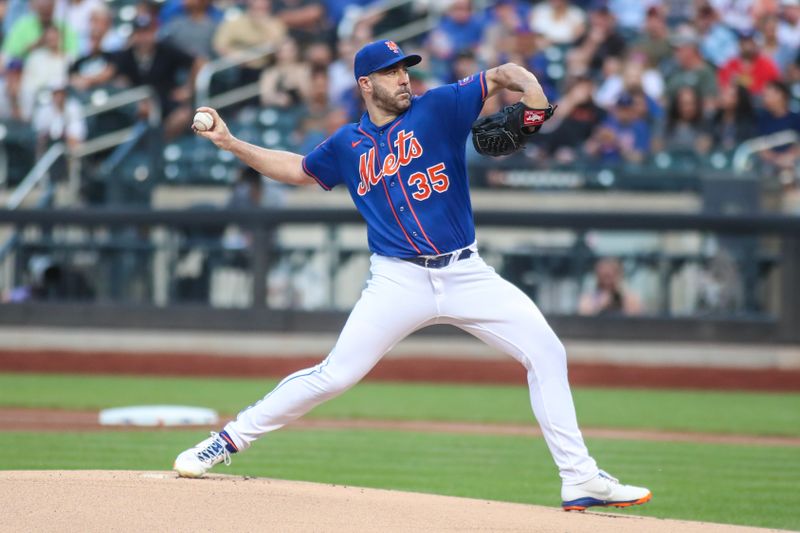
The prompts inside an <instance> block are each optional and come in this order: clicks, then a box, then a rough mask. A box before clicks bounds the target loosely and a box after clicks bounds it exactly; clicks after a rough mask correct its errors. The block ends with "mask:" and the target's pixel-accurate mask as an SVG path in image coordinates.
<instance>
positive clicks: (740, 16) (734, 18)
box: [708, 0, 764, 32]
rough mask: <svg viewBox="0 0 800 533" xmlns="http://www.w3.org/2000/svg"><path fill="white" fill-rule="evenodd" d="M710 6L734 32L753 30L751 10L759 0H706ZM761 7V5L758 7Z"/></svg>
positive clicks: (754, 8)
mask: <svg viewBox="0 0 800 533" xmlns="http://www.w3.org/2000/svg"><path fill="white" fill-rule="evenodd" d="M708 3H709V4H710V7H711V8H712V9H713V10H715V11H716V12H717V13H719V14H720V18H721V19H722V23H723V24H725V26H727V27H728V28H731V29H732V30H734V31H736V32H750V31H753V23H754V21H755V19H754V18H753V12H754V11H755V10H756V7H757V6H756V4H763V3H764V2H763V1H760V0H708ZM758 8H759V9H763V7H760V6H759V7H758Z"/></svg>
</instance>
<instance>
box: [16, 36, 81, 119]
mask: <svg viewBox="0 0 800 533" xmlns="http://www.w3.org/2000/svg"><path fill="white" fill-rule="evenodd" d="M68 69H69V59H68V58H67V56H66V55H65V54H64V51H63V49H62V48H61V33H60V32H59V31H58V28H57V27H56V26H47V27H46V28H45V29H44V33H43V34H42V45H41V46H39V47H37V48H35V49H34V50H32V51H31V52H30V53H29V54H28V57H27V59H26V60H25V64H24V65H23V67H22V77H21V79H20V85H19V97H18V98H19V107H20V111H21V114H22V118H23V119H24V120H30V119H31V116H32V114H33V110H34V106H35V105H36V100H37V98H38V97H39V92H40V91H41V90H42V89H46V88H47V87H48V86H49V85H50V84H51V83H54V82H56V83H64V82H65V80H66V79H67V71H68Z"/></svg>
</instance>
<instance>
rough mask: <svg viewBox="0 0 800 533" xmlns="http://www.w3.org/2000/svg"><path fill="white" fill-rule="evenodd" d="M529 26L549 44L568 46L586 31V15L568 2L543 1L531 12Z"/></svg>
mask: <svg viewBox="0 0 800 533" xmlns="http://www.w3.org/2000/svg"><path fill="white" fill-rule="evenodd" d="M529 24H530V27H531V29H532V30H533V31H535V32H536V33H539V34H541V35H543V36H544V37H545V38H546V39H547V41H548V42H549V43H552V44H556V45H568V44H572V43H574V42H575V41H577V40H578V38H580V36H581V35H583V34H584V32H585V31H586V14H585V13H584V11H583V10H582V9H581V8H579V7H577V6H574V5H572V4H571V2H570V1H569V0H545V1H543V2H541V3H539V4H537V5H536V6H535V7H534V8H533V9H532V10H531V15H530V22H529Z"/></svg>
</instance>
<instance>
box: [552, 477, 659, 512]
mask: <svg viewBox="0 0 800 533" xmlns="http://www.w3.org/2000/svg"><path fill="white" fill-rule="evenodd" d="M652 498H653V494H652V493H651V492H650V491H649V490H648V489H645V488H643V487H634V486H633V485H623V484H622V483H620V482H619V480H618V479H616V478H614V477H612V476H610V475H608V473H606V472H603V471H602V470H601V471H600V473H599V474H597V476H595V477H593V478H592V479H590V480H589V481H585V482H583V483H581V484H580V485H564V486H562V487H561V500H562V502H561V507H563V508H564V510H565V511H585V510H586V509H587V508H588V507H594V506H601V507H610V506H613V507H629V506H631V505H640V504H642V503H647V502H649V501H650V500H651V499H652Z"/></svg>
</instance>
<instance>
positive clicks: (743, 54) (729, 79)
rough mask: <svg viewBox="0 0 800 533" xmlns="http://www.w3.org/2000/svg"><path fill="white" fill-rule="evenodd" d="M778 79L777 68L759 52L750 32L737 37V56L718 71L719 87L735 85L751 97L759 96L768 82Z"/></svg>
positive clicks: (753, 35)
mask: <svg viewBox="0 0 800 533" xmlns="http://www.w3.org/2000/svg"><path fill="white" fill-rule="evenodd" d="M780 78H781V73H780V70H779V69H778V66H777V65H776V64H775V62H774V61H772V59H770V58H769V56H767V55H766V54H763V53H762V52H761V51H760V50H759V46H758V43H757V42H756V40H755V32H752V31H749V32H746V33H741V34H740V35H739V55H738V56H737V57H734V58H732V59H731V60H730V61H728V62H727V63H725V65H723V67H722V68H721V69H720V71H719V84H720V85H722V86H723V87H724V86H725V85H728V84H730V83H737V84H740V85H742V86H744V88H745V89H747V90H748V91H750V94H753V95H759V94H761V91H762V90H763V89H764V86H765V85H766V84H767V83H768V82H770V81H773V80H778V79H780Z"/></svg>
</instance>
